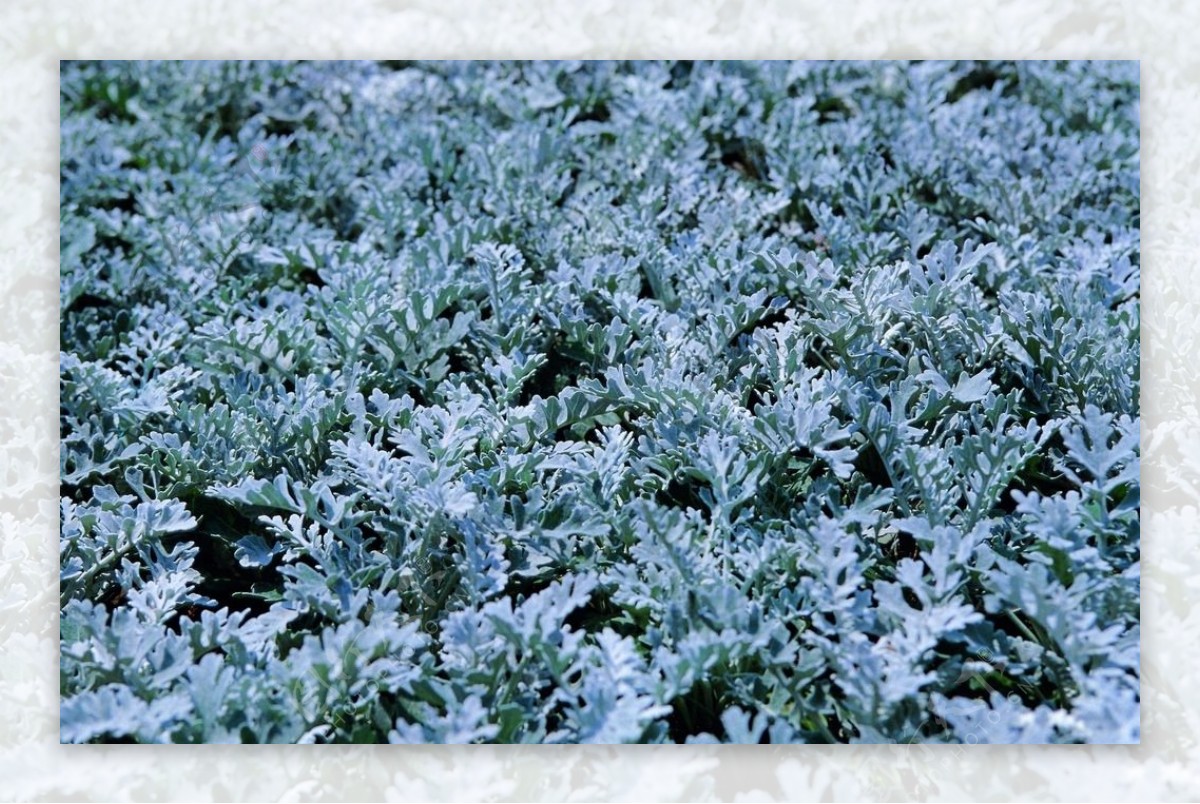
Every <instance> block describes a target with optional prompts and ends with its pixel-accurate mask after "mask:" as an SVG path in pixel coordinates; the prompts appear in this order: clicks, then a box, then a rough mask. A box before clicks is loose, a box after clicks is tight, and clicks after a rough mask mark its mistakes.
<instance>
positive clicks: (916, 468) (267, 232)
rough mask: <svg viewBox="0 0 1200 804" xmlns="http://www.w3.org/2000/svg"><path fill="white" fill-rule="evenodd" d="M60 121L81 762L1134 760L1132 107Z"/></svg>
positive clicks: (118, 84) (100, 72) (247, 109)
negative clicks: (565, 757)
mask: <svg viewBox="0 0 1200 804" xmlns="http://www.w3.org/2000/svg"><path fill="white" fill-rule="evenodd" d="M58 77H59V97H58V105H59V110H60V117H59V123H58V124H59V136H60V142H59V155H58V156H59V162H58V170H59V177H58V178H59V187H58V192H59V203H58V210H59V216H60V223H59V243H58V244H59V253H60V256H59V261H60V277H59V322H58V336H59V345H58V349H59V357H58V382H59V386H58V388H59V399H60V401H59V413H58V422H59V432H58V446H59V474H60V486H59V488H58V491H57V496H58V501H57V508H58V515H59V556H58V559H59V590H58V593H59V621H58V634H59V645H58V646H57V651H58V670H59V677H58V694H59V701H58V703H59V712H58V725H59V740H60V742H61V743H176V744H204V743H239V744H240V743H292V744H294V743H309V744H346V743H499V744H511V743H523V744H579V743H600V744H663V743H668V744H669V743H675V744H684V743H688V744H697V743H701V744H703V743H737V744H746V743H751V744H753V743H769V744H780V743H783V744H805V743H822V744H830V743H842V744H851V743H855V744H863V743H874V744H955V745H964V746H967V745H975V744H1013V743H1027V744H1028V743H1032V744H1047V743H1068V744H1071V743H1073V744H1137V743H1140V742H1141V726H1140V723H1141V684H1140V680H1141V646H1140V637H1141V627H1140V624H1141V595H1140V591H1141V587H1142V583H1141V554H1140V532H1141V497H1140V474H1139V473H1140V455H1141V444H1140V437H1141V429H1142V428H1141V403H1140V393H1141V380H1140V377H1141V371H1142V366H1141V354H1140V345H1141V344H1140V331H1141V319H1140V303H1141V300H1140V294H1141V220H1140V212H1141V184H1140V182H1141V166H1140V154H1141V150H1140V113H1139V105H1140V99H1141V80H1140V68H1139V63H1138V62H1137V61H891V60H889V61H808V60H789V61H611V60H605V61H233V60H230V61H87V60H64V61H61V62H59V63H58ZM51 165H53V162H51ZM50 203H51V209H53V196H50ZM50 214H52V213H50ZM1151 239H1152V238H1149V237H1148V242H1149V241H1150V240H1151ZM52 293H53V291H51V298H53V296H52ZM48 315H49V321H50V323H51V325H52V323H53V318H52V316H53V312H51V313H49V314H48ZM50 369H51V370H52V369H53V364H52V363H51V364H50ZM1147 398H1148V400H1149V399H1150V396H1149V394H1148V396H1147ZM1148 421H1150V420H1149V419H1148ZM51 432H52V426H51ZM51 438H52V436H51ZM51 443H53V442H51ZM49 468H50V471H51V472H52V471H53V463H52V462H51V463H50V464H49ZM51 494H52V492H51ZM47 505H50V506H51V507H50V508H49V509H48V510H50V511H53V510H54V506H55V503H54V501H53V500H51V501H50V502H48V503H47ZM47 539H48V540H52V539H53V533H52V530H51V531H50V532H49V535H48V537H47ZM51 543H52V542H51ZM48 549H49V550H52V549H53V548H52V547H49V548H48ZM50 555H51V556H52V553H51V554H50ZM48 560H50V561H52V558H48ZM48 571H49V572H52V571H53V569H52V568H51V569H50V570H48ZM45 585H46V587H48V588H49V590H50V594H51V595H53V576H52V575H51V576H48V578H47V580H46V584H45ZM49 602H50V604H51V605H50V613H49V614H48V615H47V616H48V617H52V614H53V599H52V598H51V599H50V601H49ZM50 659H51V660H52V659H53V653H51V654H50ZM1162 669H1164V668H1160V670H1162ZM51 670H52V667H51ZM1172 672H1173V671H1172ZM1148 677H1151V678H1152V677H1153V676H1152V675H1148ZM64 750H65V749H64ZM70 750H72V751H79V750H81V749H70ZM89 750H90V749H89ZM105 750H107V749H105ZM722 750H724V749H722ZM802 750H807V751H811V749H802ZM329 753H330V751H325V752H324V754H326V755H328V754H329Z"/></svg>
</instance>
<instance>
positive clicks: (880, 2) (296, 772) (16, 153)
mask: <svg viewBox="0 0 1200 804" xmlns="http://www.w3.org/2000/svg"><path fill="white" fill-rule="evenodd" d="M967 6H968V4H966V3H963V2H961V0H936V2H927V1H925V0H923V1H922V2H919V3H918V2H911V3H901V2H888V0H874V1H872V2H851V0H843V1H842V2H785V1H784V0H780V1H779V2H769V1H768V2H762V1H761V0H759V1H757V2H749V1H748V0H745V1H744V0H727V1H726V2H719V1H710V0H686V1H684V2H678V1H676V0H657V1H656V2H650V1H649V0H643V2H618V0H574V2H568V1H566V0H564V1H563V2H554V1H553V0H519V1H517V0H509V1H508V2H503V3H502V2H500V1H499V0H492V2H486V0H485V1H482V2H475V1H473V0H472V1H468V0H417V1H416V2H402V1H401V0H349V1H348V2H337V3H334V2H328V3H326V2H317V0H299V1H298V2H297V1H296V0H291V2H285V0H273V1H272V2H247V1H246V0H241V1H240V2H236V3H235V2H229V0H208V1H207V2H202V3H197V2H180V3H170V4H166V3H161V2H158V1H157V0H155V1H154V2H120V3H109V4H105V3H90V2H46V0H42V2H37V0H8V1H7V2H6V3H4V4H3V7H2V8H0V65H2V73H0V188H3V191H2V192H0V388H2V393H0V530H2V533H3V537H2V541H0V798H2V799H13V800H32V799H40V800H51V799H64V798H65V799H80V800H88V799H103V800H148V799H155V800H169V799H190V800H212V799H215V800H231V799H232V800H244V799H255V800H266V801H274V800H298V799H300V800H312V799H324V800H345V799H355V800H367V799H388V800H412V799H426V800H428V799H434V800H437V799H455V800H468V799H474V800H483V799H489V800H509V799H522V800H542V799H556V800H563V799H576V800H579V799H585V800H594V799H620V800H627V799H637V800H675V799H691V800H739V801H759V800H761V801H773V800H819V799H831V800H833V799H863V798H868V799H870V798H883V799H890V800H941V799H951V800H958V799H963V798H967V799H989V800H1012V799H1037V800H1058V799H1064V798H1065V799H1073V800H1095V799H1103V800H1130V801H1134V800H1146V799H1162V800H1193V801H1194V800H1200V745H1198V743H1197V739H1198V738H1200V706H1198V704H1200V700H1198V699H1200V691H1198V686H1197V685H1198V684H1200V671H1198V670H1197V664H1198V662H1197V658H1200V650H1198V648H1200V619H1198V615H1197V613H1196V612H1195V611H1194V610H1193V603H1194V601H1195V600H1196V599H1197V595H1198V593H1200V516H1198V514H1197V507H1198V506H1200V410H1198V406H1197V392H1198V391H1200V338H1198V337H1197V333H1198V332H1200V324H1198V323H1197V322H1198V321H1200V279H1197V278H1193V276H1192V275H1191V274H1192V272H1193V269H1194V262H1195V256H1194V255H1196V254H1197V253H1200V224H1198V223H1197V220H1198V219H1197V216H1196V207H1197V204H1196V202H1197V200H1198V199H1197V194H1198V191H1200V164H1198V162H1200V159H1198V154H1200V147H1198V146H1197V131H1198V130H1200V50H1197V49H1196V48H1195V47H1194V43H1195V36H1196V31H1197V30H1198V29H1200V4H1189V3H1186V2H1184V1H1183V0H1150V1H1147V0H1111V1H1109V2H1103V1H1101V2H1095V1H1093V2H1086V3H1062V2H1060V3H1053V4H1051V3H1043V4H1037V3H1034V2H1028V1H1021V0H1008V1H1007V2H977V3H972V4H969V7H967ZM335 9H336V11H335ZM622 56H624V57H659V56H676V57H689V58H690V57H727V58H851V57H853V58H881V57H901V58H904V57H922V58H956V57H957V58H979V57H1002V58H1045V57H1069V58H1134V59H1140V60H1141V63H1142V171H1143V172H1142V188H1143V213H1144V214H1143V219H1142V221H1143V222H1142V227H1143V228H1142V233H1143V249H1144V250H1143V262H1142V264H1143V291H1144V293H1143V322H1144V324H1143V331H1142V355H1143V364H1144V365H1143V380H1144V392H1143V410H1144V421H1143V431H1142V432H1143V436H1142V446H1143V451H1144V455H1143V483H1144V490H1143V497H1142V499H1143V528H1142V545H1143V556H1144V562H1143V569H1144V578H1145V580H1144V587H1143V606H1142V612H1143V620H1144V634H1145V636H1144V639H1143V643H1142V644H1143V650H1144V658H1143V682H1142V690H1143V714H1142V727H1143V744H1142V745H1141V746H1137V747H1102V746H1066V747H1059V748H1048V747H1018V746H995V747H986V748H968V747H957V746H938V747H921V746H906V747H900V746H870V747H867V746H862V747H847V746H789V747H767V746H764V747H753V746H727V747H715V746H690V747H684V746H679V747H672V746H664V747H638V746H630V747H620V748H618V747H595V748H590V747H533V748H521V747H515V746H498V747H488V746H477V747H452V746H429V747H392V746H370V747H349V746H346V747H342V746H336V747H335V746H327V747H324V748H315V749H314V748H296V747H287V746H259V747H252V748H242V747H236V746H205V747H200V748H191V747H168V748H143V747H136V746H59V745H58V686H57V677H58V676H57V666H58V657H57V594H56V589H57V553H56V549H55V547H56V545H57V538H58V536H57V530H58V518H57V507H56V496H57V483H58V461H57V454H58V446H57V438H58V431H57V427H56V421H57V415H58V411H57V406H56V399H57V388H58V382H57V344H58V341H57V338H58V330H57V322H58V245H57V231H58V223H57V222H58V194H57V187H58V184H57V181H58V180H57V176H58V170H57V166H58V147H57V144H58V59H60V58H101V57H113V58H151V57H160V58H198V57H205V58H225V57H247V58H263V57H320V58H346V57H387V58H397V57H404V58H413V57H426V58H477V57H497V58H500V57H505V58H507V57H543V58H556V57H589V58H609V57H622Z"/></svg>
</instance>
